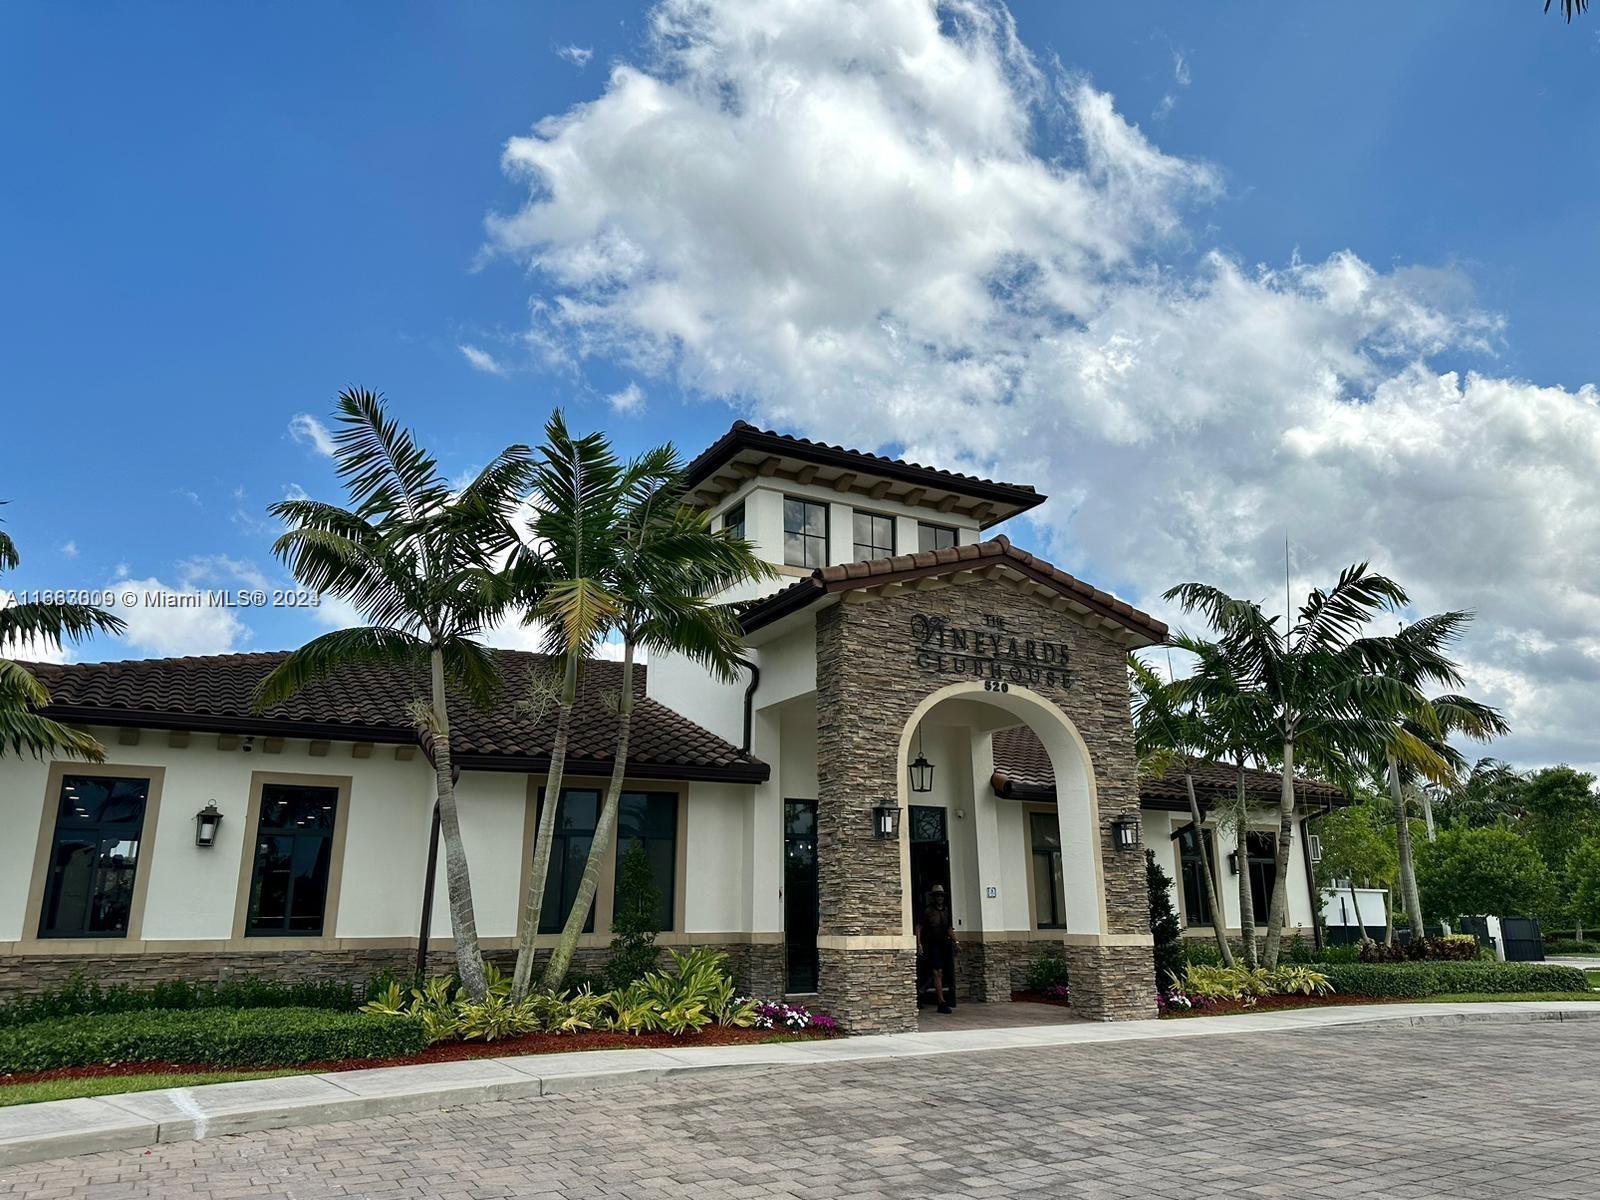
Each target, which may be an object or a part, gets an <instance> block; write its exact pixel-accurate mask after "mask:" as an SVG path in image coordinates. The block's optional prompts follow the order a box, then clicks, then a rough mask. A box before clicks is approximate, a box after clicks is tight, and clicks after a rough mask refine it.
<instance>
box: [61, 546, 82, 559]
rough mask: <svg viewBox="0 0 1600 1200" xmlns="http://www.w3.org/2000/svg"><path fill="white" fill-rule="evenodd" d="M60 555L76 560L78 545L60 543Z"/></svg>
mask: <svg viewBox="0 0 1600 1200" xmlns="http://www.w3.org/2000/svg"><path fill="white" fill-rule="evenodd" d="M61 553H62V554H63V555H65V556H66V557H67V558H77V557H78V543H77V542H62V543H61Z"/></svg>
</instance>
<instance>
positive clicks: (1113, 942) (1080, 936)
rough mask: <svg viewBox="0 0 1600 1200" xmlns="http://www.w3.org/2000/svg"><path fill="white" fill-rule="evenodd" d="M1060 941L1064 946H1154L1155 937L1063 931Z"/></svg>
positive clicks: (1150, 935)
mask: <svg viewBox="0 0 1600 1200" xmlns="http://www.w3.org/2000/svg"><path fill="white" fill-rule="evenodd" d="M1061 942H1062V944H1063V945H1066V946H1154V945H1155V944H1156V939H1155V937H1154V935H1152V934H1148V933H1064V934H1062V935H1061Z"/></svg>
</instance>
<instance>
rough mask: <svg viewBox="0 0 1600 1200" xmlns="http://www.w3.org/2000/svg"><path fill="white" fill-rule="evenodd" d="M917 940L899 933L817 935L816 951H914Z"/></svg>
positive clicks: (909, 935)
mask: <svg viewBox="0 0 1600 1200" xmlns="http://www.w3.org/2000/svg"><path fill="white" fill-rule="evenodd" d="M916 948H917V939H916V937H915V936H913V935H911V934H899V933H819V934H817V949H818V950H915V949H916Z"/></svg>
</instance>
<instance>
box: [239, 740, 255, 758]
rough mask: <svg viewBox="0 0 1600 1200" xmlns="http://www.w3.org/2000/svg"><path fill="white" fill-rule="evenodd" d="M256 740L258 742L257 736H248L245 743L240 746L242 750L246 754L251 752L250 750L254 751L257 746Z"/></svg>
mask: <svg viewBox="0 0 1600 1200" xmlns="http://www.w3.org/2000/svg"><path fill="white" fill-rule="evenodd" d="M255 742H256V740H255V738H253V737H247V738H245V740H244V745H243V746H241V747H239V748H240V749H241V750H243V751H244V752H245V753H246V754H249V753H250V751H252V750H254V749H255V748H256V747H255Z"/></svg>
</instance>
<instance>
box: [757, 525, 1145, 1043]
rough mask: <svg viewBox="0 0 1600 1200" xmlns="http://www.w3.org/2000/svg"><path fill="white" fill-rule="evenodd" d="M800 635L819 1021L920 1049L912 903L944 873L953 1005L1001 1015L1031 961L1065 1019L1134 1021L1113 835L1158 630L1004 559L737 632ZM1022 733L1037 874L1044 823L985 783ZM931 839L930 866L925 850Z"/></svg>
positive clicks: (919, 573) (826, 591)
mask: <svg viewBox="0 0 1600 1200" xmlns="http://www.w3.org/2000/svg"><path fill="white" fill-rule="evenodd" d="M801 613H805V614H806V615H807V617H808V618H809V619H808V620H806V621H805V622H804V625H803V626H798V625H791V626H790V632H789V636H790V637H795V636H803V637H809V638H814V645H815V669H816V674H815V693H814V697H815V698H814V711H815V723H816V741H815V748H816V796H817V802H816V816H815V820H816V908H817V923H816V961H817V981H816V990H817V992H818V993H819V995H820V1001H821V1003H822V1004H823V1005H824V1006H825V1007H827V1008H828V1009H830V1010H831V1011H833V1012H834V1013H836V1014H837V1015H839V1016H840V1017H841V1019H843V1020H844V1021H845V1022H846V1023H847V1024H848V1025H849V1026H850V1027H851V1028H853V1029H856V1030H861V1031H870V1030H905V1029H914V1028H916V1007H915V1005H916V935H915V929H916V925H917V922H918V913H919V906H920V905H921V904H922V903H923V900H924V897H922V896H918V895H917V894H916V893H917V892H918V890H919V887H920V886H922V885H924V884H925V883H926V881H927V880H928V878H929V872H930V871H936V870H938V869H939V858H940V854H941V853H942V854H943V856H944V865H943V869H944V870H945V871H946V872H947V873H948V876H949V880H948V883H947V884H946V886H947V888H948V889H949V891H950V893H951V896H952V901H953V908H954V916H955V918H956V921H957V925H956V936H957V939H958V941H959V942H960V944H961V954H960V959H959V965H958V976H959V978H960V980H961V982H962V984H963V986H964V991H965V992H966V993H967V994H968V995H969V996H971V997H974V998H982V999H988V1000H1005V999H1009V996H1010V993H1011V990H1012V988H1013V986H1014V985H1015V984H1016V983H1017V982H1018V981H1019V973H1020V970H1021V968H1022V966H1023V965H1024V964H1025V963H1026V962H1027V961H1028V960H1029V959H1030V958H1031V957H1033V956H1035V955H1037V954H1038V953H1040V952H1041V951H1045V950H1049V951H1053V952H1059V953H1061V954H1062V955H1063V956H1064V957H1065V958H1066V960H1067V963H1068V967H1069V970H1070V972H1071V976H1072V991H1073V1002H1074V1007H1075V1009H1076V1011H1077V1013H1078V1015H1080V1016H1085V1017H1090V1018H1094V1019H1102V1020H1111V1019H1119V1018H1133V1017H1146V1016H1150V1015H1152V1014H1153V1013H1154V1000H1153V986H1152V981H1153V967H1152V960H1151V938H1150V934H1149V925H1148V909H1147V901H1146V889H1145V878H1144V876H1145V871H1144V856H1143V854H1142V852H1141V847H1140V846H1139V845H1138V844H1137V842H1135V843H1134V844H1132V845H1129V846H1127V847H1126V848H1124V849H1118V848H1117V839H1116V835H1115V832H1114V828H1113V827H1114V825H1115V824H1116V823H1117V821H1118V818H1119V817H1120V818H1136V817H1137V813H1138V808H1139V798H1138V791H1137V785H1136V778H1135V775H1136V771H1135V759H1134V751H1133V734H1132V726H1131V719H1130V715H1129V701H1128V682H1127V671H1126V656H1127V652H1128V650H1129V649H1130V648H1132V647H1134V646H1139V645H1147V644H1150V643H1151V642H1153V641H1155V640H1157V639H1159V638H1160V637H1161V636H1163V635H1164V632H1165V630H1164V628H1163V627H1162V626H1161V625H1160V623H1159V622H1156V621H1154V620H1153V619H1152V618H1149V617H1147V616H1145V615H1144V614H1142V613H1138V612H1136V611H1135V610H1134V609H1132V608H1130V607H1129V606H1127V605H1126V604H1122V603H1121V602H1120V601H1117V600H1115V599H1114V598H1112V597H1110V596H1108V595H1106V594H1105V593H1103V592H1099V591H1097V590H1095V589H1093V588H1090V587H1089V586H1088V585H1086V584H1083V583H1082V582H1080V581H1079V580H1076V579H1074V578H1073V577H1072V576H1070V575H1067V574H1066V573H1065V572H1061V571H1057V570H1056V569H1055V568H1054V567H1051V566H1050V565H1049V564H1048V563H1044V562H1042V561H1041V560H1039V559H1036V558H1034V556H1032V555H1030V554H1027V553H1026V552H1024V551H1020V550H1017V549H1016V548H1015V547H1013V546H1012V545H1011V544H1010V543H1009V542H1008V541H1007V540H1006V539H1005V538H997V539H995V540H993V541H989V542H981V543H977V544H974V545H969V546H962V547H958V548H952V549H948V550H941V551H937V552H932V553H925V554H918V555H905V556H900V557H897V558H891V559H884V560H880V561H875V562H871V563H856V564H849V565H847V566H840V567H830V568H826V569H823V570H819V571H816V572H815V573H814V574H813V575H811V576H808V577H807V578H805V579H803V580H801V581H800V582H799V583H797V584H795V585H793V586H791V587H790V588H788V589H785V590H784V591H781V592H779V593H777V594H776V595H775V596H772V597H770V598H768V599H766V600H764V601H762V602H760V603H758V604H756V605H754V606H752V607H751V609H750V610H749V612H748V613H747V614H746V622H747V626H748V627H749V628H751V629H752V630H759V629H760V628H761V627H762V626H763V625H764V624H767V623H776V622H777V621H779V620H784V619H788V620H789V621H793V620H794V618H796V617H798V616H799V615H800V614H801ZM1019 726H1025V727H1026V728H1027V729H1029V730H1030V731H1031V732H1032V733H1033V735H1034V736H1035V737H1037V738H1038V740H1039V742H1040V743H1041V744H1042V745H1043V746H1044V747H1045V749H1046V751H1047V753H1048V754H1049V757H1050V760H1051V765H1052V768H1053V771H1054V775H1055V778H1056V780H1057V783H1058V786H1057V799H1056V801H1055V803H1054V805H1053V813H1051V814H1050V817H1051V818H1053V819H1050V820H1047V821H1045V822H1044V823H1043V827H1044V828H1045V829H1047V830H1053V832H1054V838H1053V839H1052V838H1046V841H1047V842H1053V846H1052V847H1050V848H1051V850H1052V853H1051V855H1049V856H1047V861H1043V862H1042V866H1043V870H1042V872H1041V871H1040V870H1036V869H1035V865H1036V864H1035V858H1036V855H1035V847H1034V844H1033V838H1032V834H1031V829H1032V827H1033V826H1034V825H1036V824H1040V822H1039V820H1038V814H1039V813H1040V812H1041V811H1043V810H1044V809H1045V806H1039V805H1023V804H1020V803H1018V802H1016V801H1013V800H1008V799H1006V798H1004V797H1000V796H997V795H996V794H995V790H994V788H993V786H992V783H991V780H992V776H993V774H994V754H993V739H994V735H995V734H996V733H997V732H1000V731H1003V730H1006V729H1012V728H1017V727H1019ZM919 754H921V755H922V756H923V757H925V758H926V759H927V760H928V761H930V762H932V763H933V765H934V771H933V779H934V782H933V784H932V785H931V786H930V787H929V790H928V791H926V792H914V791H913V790H912V787H913V785H912V782H911V779H910V776H909V774H908V766H909V765H910V763H911V762H912V761H913V760H914V759H916V758H917V757H918V755H919ZM885 807H892V808H894V809H895V810H897V812H898V815H899V818H900V819H899V821H898V828H897V830H896V831H895V833H894V835H893V836H883V832H884V831H883V829H882V828H881V824H880V822H879V820H878V819H877V814H876V812H875V810H878V809H880V808H885ZM941 827H942V829H941ZM941 832H942V841H943V847H942V851H941V850H940V849H933V850H929V849H926V847H927V846H928V845H929V844H930V843H934V844H937V843H938V842H939V841H940V840H941V839H940V836H939V835H940V834H941ZM1057 863H1059V866H1058V867H1057ZM1041 874H1042V875H1043V878H1041ZM941 882H944V881H943V880H941ZM1041 902H1045V903H1048V904H1049V905H1050V906H1051V909H1050V911H1048V912H1046V913H1044V914H1042V915H1041V913H1040V911H1039V909H1040V904H1041Z"/></svg>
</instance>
